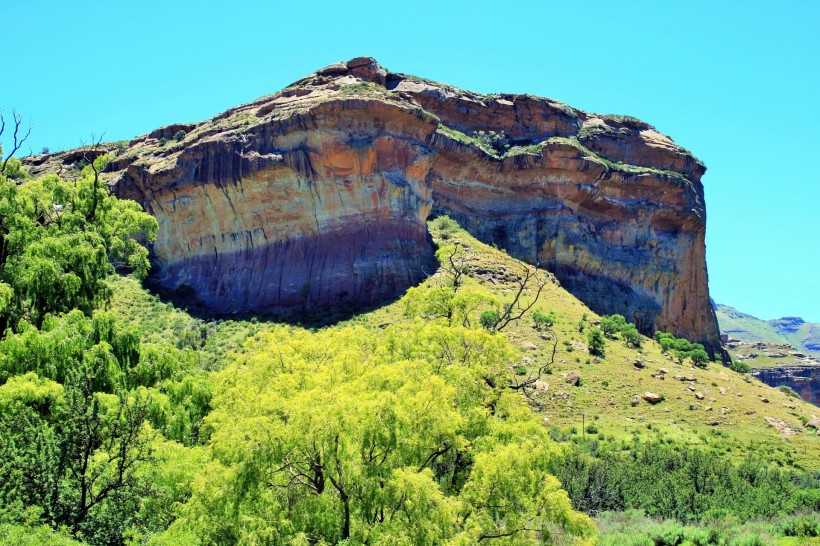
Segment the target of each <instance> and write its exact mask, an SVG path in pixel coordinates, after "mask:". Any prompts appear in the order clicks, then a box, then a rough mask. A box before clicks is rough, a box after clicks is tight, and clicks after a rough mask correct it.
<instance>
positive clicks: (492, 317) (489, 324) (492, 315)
mask: <svg viewBox="0 0 820 546" xmlns="http://www.w3.org/2000/svg"><path fill="white" fill-rule="evenodd" d="M478 320H479V322H480V323H481V326H482V327H484V328H485V329H487V330H492V329H493V327H494V326H495V325H496V323H497V322H498V311H495V310H493V309H490V310H488V311H484V312H483V313H481V316H480V317H479V319H478Z"/></svg>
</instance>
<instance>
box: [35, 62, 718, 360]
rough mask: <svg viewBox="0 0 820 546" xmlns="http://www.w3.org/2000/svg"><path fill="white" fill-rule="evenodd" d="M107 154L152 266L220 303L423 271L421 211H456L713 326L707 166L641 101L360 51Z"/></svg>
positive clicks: (350, 287) (686, 327)
mask: <svg viewBox="0 0 820 546" xmlns="http://www.w3.org/2000/svg"><path fill="white" fill-rule="evenodd" d="M116 154H117V155H116V158H115V159H114V161H112V163H111V164H110V165H109V167H108V169H107V172H108V176H109V177H110V178H109V179H110V182H111V185H112V187H113V188H114V190H115V191H116V192H117V194H119V195H120V196H123V197H128V198H132V199H135V200H137V201H139V202H140V203H142V204H143V205H144V206H145V208H146V210H148V211H149V212H151V213H152V214H153V215H155V216H156V217H157V219H158V220H159V226H160V229H159V236H158V240H157V242H156V243H155V245H154V247H153V250H152V254H153V257H154V260H155V261H156V264H157V266H158V268H157V270H158V273H157V278H158V280H159V281H160V282H161V283H162V284H164V285H165V286H167V287H169V288H175V287H178V286H181V285H188V286H190V287H191V288H193V290H194V291H195V294H196V296H197V297H198V298H199V299H200V300H201V301H203V302H204V303H205V304H207V305H208V306H210V307H212V308H214V309H216V310H218V311H223V312H244V311H253V310H259V309H269V308H283V307H285V308H287V307H294V306H307V305H335V304H339V303H348V304H353V305H370V304H374V303H377V302H379V301H382V300H384V299H385V298H389V297H391V296H393V295H395V294H397V293H398V292H400V291H401V290H403V289H405V288H407V287H408V286H410V285H412V284H413V283H415V282H417V281H419V280H420V279H421V278H423V276H424V275H426V274H427V273H429V272H430V268H429V265H430V263H431V260H432V255H433V249H432V248H431V243H430V241H429V238H428V236H427V232H426V225H425V221H426V220H427V218H428V217H429V216H430V215H431V214H448V215H450V216H452V217H454V218H455V219H457V220H458V221H459V222H460V223H462V225H464V226H465V227H466V228H467V229H468V230H469V231H471V232H472V233H473V234H475V235H476V236H477V237H478V238H480V239H482V240H484V241H486V242H489V243H493V244H495V245H497V246H498V247H500V248H504V249H506V250H507V251H508V252H509V253H510V254H512V255H514V256H516V257H518V258H521V259H524V260H526V261H528V262H530V263H533V264H537V265H539V266H541V267H543V268H546V269H549V270H550V271H552V272H554V273H555V275H556V276H557V277H558V278H559V279H560V280H561V282H562V283H563V284H564V286H566V287H567V288H568V289H569V290H570V291H572V292H573V293H575V294H576V295H577V296H578V297H579V298H580V299H581V300H583V301H584V302H586V303H587V304H588V305H589V306H590V307H592V308H593V309H594V310H596V311H597V312H600V313H621V314H624V315H625V316H626V317H627V318H628V319H629V320H631V321H634V322H635V323H636V324H637V325H638V326H639V328H640V329H641V330H642V331H644V332H646V333H652V332H653V330H655V329H660V330H665V331H669V332H673V333H674V334H675V335H678V336H685V337H687V338H689V339H691V340H698V341H701V342H704V343H705V344H707V345H708V346H709V347H710V348H713V349H715V348H717V347H718V345H719V336H718V328H717V322H716V319H715V315H714V312H713V310H712V307H711V306H710V303H709V293H708V285H707V272H706V261H705V247H704V234H705V226H706V213H705V207H704V202H703V189H702V186H701V183H700V178H701V176H702V175H703V173H704V171H705V168H704V166H703V165H702V164H701V163H700V162H699V161H698V160H697V159H695V158H694V157H693V156H692V155H691V154H690V153H689V152H687V151H686V150H684V149H682V148H680V147H679V146H677V145H676V144H675V143H674V142H673V141H672V140H671V139H670V138H669V137H666V136H664V135H662V134H660V133H659V132H657V131H656V130H655V129H654V128H653V127H651V126H650V125H648V124H646V123H643V122H641V121H638V120H636V119H633V118H628V117H619V116H608V115H597V114H589V113H585V112H582V111H580V110H577V109H574V108H571V107H569V106H567V105H565V104H562V103H560V102H557V101H554V100H550V99H546V98H540V97H533V96H529V95H505V94H498V95H479V94H475V93H471V92H467V91H463V90H460V89H457V88H454V87H452V86H448V85H444V84H440V83H435V82H430V81H427V80H423V79H420V78H416V77H413V76H407V75H403V74H397V73H392V72H388V71H387V70H385V69H384V68H382V67H381V66H379V65H378V64H377V63H376V61H375V60H373V59H371V58H366V57H365V58H358V59H353V60H351V61H348V62H346V63H338V64H335V65H331V66H328V67H326V68H324V69H322V70H319V71H317V72H315V73H313V74H311V75H309V76H308V77H306V78H304V79H302V80H300V81H298V82H296V83H294V84H292V85H290V86H289V87H287V88H286V89H284V90H283V91H281V92H279V93H276V94H273V95H270V96H267V97H264V98H261V99H259V100H257V101H254V102H252V103H250V104H246V105H243V106H239V107H237V108H233V109H231V110H228V111H227V112H224V113H223V114H220V115H218V116H216V117H215V118H213V119H211V120H208V121H205V122H202V123H197V124H186V125H173V126H169V127H165V128H162V129H158V130H157V131H154V132H152V133H150V134H148V135H145V136H142V137H139V138H136V139H134V140H133V141H131V142H129V143H123V144H121V145H120V146H119V147H118V148H117V150H116ZM59 161H61V159H60V156H59V155H57V156H51V157H35V158H32V159H31V160H30V161H29V167H30V168H31V169H32V170H34V171H35V172H36V171H37V170H38V169H40V170H43V169H47V168H49V165H51V166H52V167H53V164H54V163H55V162H59Z"/></svg>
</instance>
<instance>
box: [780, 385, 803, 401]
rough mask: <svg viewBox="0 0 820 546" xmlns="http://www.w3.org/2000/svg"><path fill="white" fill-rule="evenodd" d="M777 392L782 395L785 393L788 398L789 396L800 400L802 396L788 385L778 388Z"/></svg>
mask: <svg viewBox="0 0 820 546" xmlns="http://www.w3.org/2000/svg"><path fill="white" fill-rule="evenodd" d="M777 390H779V391H780V392H782V393H785V394H786V396H788V397H789V398H797V399H800V395H799V394H797V392H796V391H795V390H794V389H793V388H791V387H790V386H788V385H781V386H779V387H777Z"/></svg>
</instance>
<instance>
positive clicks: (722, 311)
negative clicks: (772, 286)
mask: <svg viewBox="0 0 820 546" xmlns="http://www.w3.org/2000/svg"><path fill="white" fill-rule="evenodd" d="M715 314H716V316H717V319H718V323H719V324H720V331H721V333H723V334H726V335H727V336H728V337H729V338H730V339H732V338H734V339H736V340H738V341H740V342H744V343H750V344H753V343H760V342H762V343H769V344H775V345H789V346H790V347H792V348H793V351H796V352H798V353H805V354H807V355H809V356H814V357H815V358H820V324H817V323H811V322H806V321H804V320H803V319H802V318H799V317H783V318H779V319H774V320H761V319H759V318H757V317H754V316H752V315H749V314H747V313H743V312H741V311H738V310H737V309H735V308H733V307H730V306H728V305H723V304H720V303H718V304H716V306H715Z"/></svg>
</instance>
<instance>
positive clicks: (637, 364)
mask: <svg viewBox="0 0 820 546" xmlns="http://www.w3.org/2000/svg"><path fill="white" fill-rule="evenodd" d="M632 365H633V366H635V367H636V368H638V369H643V368H645V367H646V364H644V363H643V360H642V359H640V358H636V359H635V360H633V361H632Z"/></svg>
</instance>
